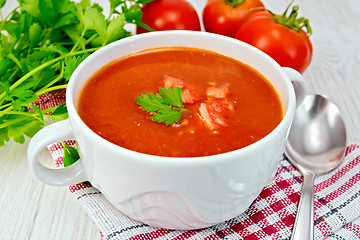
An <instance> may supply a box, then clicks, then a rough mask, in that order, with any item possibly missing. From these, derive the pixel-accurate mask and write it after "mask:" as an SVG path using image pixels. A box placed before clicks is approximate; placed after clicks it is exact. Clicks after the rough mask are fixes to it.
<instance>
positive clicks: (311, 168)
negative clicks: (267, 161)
mask: <svg viewBox="0 0 360 240" xmlns="http://www.w3.org/2000/svg"><path fill="white" fill-rule="evenodd" d="M346 142H347V141H346V128H345V124H344V121H343V119H342V117H341V114H340V111H339V109H338V108H337V107H336V105H335V104H333V103H332V102H330V101H329V100H328V99H327V98H325V97H324V96H321V95H308V96H306V97H305V98H304V100H303V102H302V103H301V104H300V105H299V107H298V108H297V110H296V113H295V118H294V121H293V125H292V127H291V129H290V133H289V138H288V141H287V144H286V148H285V156H286V157H287V158H288V159H289V161H290V163H291V164H293V165H294V166H295V167H296V168H297V169H298V170H299V172H300V173H301V174H302V175H303V176H304V182H303V186H302V191H301V192H302V193H301V197H300V202H299V206H298V211H297V215H296V219H295V224H294V229H293V235H292V237H291V239H292V240H300V239H307V240H309V239H313V238H314V178H315V177H316V176H318V175H322V174H325V173H327V172H330V171H331V170H333V169H335V168H336V167H337V166H338V165H339V163H340V162H341V160H342V159H343V156H344V154H345V149H346Z"/></svg>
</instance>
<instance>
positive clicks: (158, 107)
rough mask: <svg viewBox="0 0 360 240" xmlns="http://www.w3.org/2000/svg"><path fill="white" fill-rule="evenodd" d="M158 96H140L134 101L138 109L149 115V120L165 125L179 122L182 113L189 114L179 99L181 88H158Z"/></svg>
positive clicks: (152, 94) (148, 94) (150, 94)
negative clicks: (138, 106)
mask: <svg viewBox="0 0 360 240" xmlns="http://www.w3.org/2000/svg"><path fill="white" fill-rule="evenodd" d="M159 92H160V94H154V93H147V94H142V95H140V96H139V97H137V98H136V99H135V100H136V102H137V103H138V104H139V105H140V106H141V107H140V108H141V109H142V110H144V111H147V112H149V113H151V114H153V115H152V116H151V118H150V119H151V120H153V121H155V122H159V123H165V124H166V125H171V124H174V123H175V122H177V121H179V120H180V118H181V114H182V113H183V112H189V110H187V109H186V108H184V106H183V103H182V99H181V88H180V87H173V88H160V89H159Z"/></svg>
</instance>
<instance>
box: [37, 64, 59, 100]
mask: <svg viewBox="0 0 360 240" xmlns="http://www.w3.org/2000/svg"><path fill="white" fill-rule="evenodd" d="M63 75H64V61H62V62H61V72H60V74H59V75H58V76H57V77H56V78H54V79H53V80H52V81H51V82H49V83H48V84H46V85H45V86H44V87H42V88H41V89H39V90H38V91H37V92H36V95H40V94H39V92H40V93H41V92H43V93H44V92H48V91H47V88H49V87H51V86H52V85H54V84H55V83H57V82H58V81H59V80H61V79H62V78H63Z"/></svg>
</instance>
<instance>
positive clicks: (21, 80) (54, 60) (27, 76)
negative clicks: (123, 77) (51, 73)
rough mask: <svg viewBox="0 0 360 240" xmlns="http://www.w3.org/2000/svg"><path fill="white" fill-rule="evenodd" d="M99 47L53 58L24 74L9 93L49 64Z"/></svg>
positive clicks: (3, 95)
mask: <svg viewBox="0 0 360 240" xmlns="http://www.w3.org/2000/svg"><path fill="white" fill-rule="evenodd" d="M99 48H100V47H96V48H90V49H85V50H82V51H78V52H73V53H68V54H65V55H62V56H60V57H57V58H54V59H52V60H50V61H48V62H46V63H44V64H42V65H40V66H38V67H36V68H34V69H33V70H31V71H30V72H28V73H27V74H25V75H24V76H23V77H21V78H20V79H19V80H17V81H16V82H15V83H13V84H12V85H11V86H10V91H11V90H13V89H15V88H16V87H18V86H19V85H20V84H22V83H23V82H24V81H25V80H27V79H28V78H30V77H31V76H32V75H33V74H35V73H37V72H38V71H40V70H42V69H44V68H46V67H48V66H50V65H51V64H54V63H56V62H58V61H60V60H62V59H65V58H68V57H72V56H76V55H79V54H83V53H88V52H94V51H96V50H98V49H99ZM5 95H6V93H5V92H3V93H2V94H1V95H0V104H2V103H3V102H4V100H5Z"/></svg>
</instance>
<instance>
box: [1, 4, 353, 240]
mask: <svg viewBox="0 0 360 240" xmlns="http://www.w3.org/2000/svg"><path fill="white" fill-rule="evenodd" d="M204 1H205V0H193V2H194V3H195V4H196V5H197V6H198V7H199V8H201V6H202V4H203V3H204ZM100 2H101V0H100ZM263 2H264V3H265V5H266V6H267V7H268V8H269V9H271V10H273V11H274V12H278V13H281V12H282V11H283V10H284V9H285V7H286V6H287V4H288V3H289V1H285V0H263ZM298 2H299V3H300V9H301V13H302V15H304V16H305V17H307V18H309V19H310V21H311V26H312V28H313V35H312V36H311V41H312V43H313V47H314V55H313V60H312V63H311V66H310V67H309V68H308V70H307V71H306V72H305V73H304V77H305V79H306V80H307V82H308V84H309V92H310V93H320V94H324V95H326V96H328V97H329V98H330V99H331V100H332V101H334V102H335V103H336V104H337V105H338V106H339V108H340V109H341V112H342V114H343V116H344V118H345V123H346V125H347V130H348V137H349V144H350V143H356V144H360V25H359V24H358V21H359V20H360V12H359V9H360V1H359V0H345V1H338V0H326V1H325V0H317V1H314V0H301V1H298ZM13 4H15V0H8V3H7V5H6V7H8V8H11V5H13ZM5 10H6V9H5ZM27 144H28V140H27V142H26V143H25V144H23V145H19V144H15V143H13V142H9V143H8V144H6V145H5V147H2V148H0V239H16V240H22V239H35V240H43V239H44V240H48V239H51V240H57V239H59V240H60V239H61V240H63V239H99V238H100V234H99V232H98V230H97V228H96V226H95V225H94V223H93V222H92V221H91V219H90V218H88V216H87V215H86V214H85V212H84V211H83V209H82V208H81V206H80V205H79V204H78V203H77V202H76V201H75V200H74V199H73V198H72V196H71V195H70V194H69V192H68V190H67V188H66V187H51V186H47V185H45V184H43V183H41V182H40V181H38V180H37V179H36V178H35V177H34V175H33V174H32V173H31V172H30V169H29V168H28V166H27V164H26V149H27ZM359 214H360V213H359Z"/></svg>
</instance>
